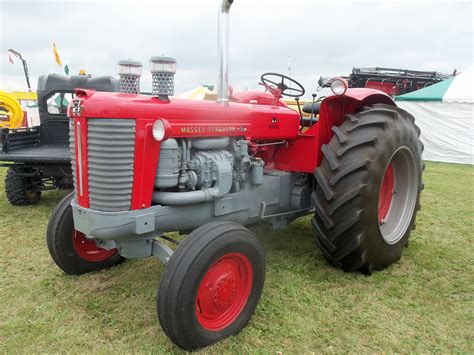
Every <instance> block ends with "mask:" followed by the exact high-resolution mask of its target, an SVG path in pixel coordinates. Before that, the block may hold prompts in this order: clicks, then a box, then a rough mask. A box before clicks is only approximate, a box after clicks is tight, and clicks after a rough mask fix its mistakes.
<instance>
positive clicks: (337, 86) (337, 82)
mask: <svg viewBox="0 0 474 355" xmlns="http://www.w3.org/2000/svg"><path fill="white" fill-rule="evenodd" d="M348 86H349V85H348V84H347V81H345V80H344V79H342V78H336V79H334V80H333V81H332V82H331V91H332V92H333V93H334V95H344V93H345V92H346V90H347V87H348Z"/></svg>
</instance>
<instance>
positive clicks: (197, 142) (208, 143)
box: [191, 137, 229, 150]
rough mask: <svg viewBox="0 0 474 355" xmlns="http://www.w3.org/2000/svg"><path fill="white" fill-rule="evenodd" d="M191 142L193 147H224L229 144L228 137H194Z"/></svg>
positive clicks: (203, 148)
mask: <svg viewBox="0 0 474 355" xmlns="http://www.w3.org/2000/svg"><path fill="white" fill-rule="evenodd" d="M191 142H192V143H191V144H192V147H193V148H194V149H200V150H205V149H224V148H226V147H227V146H228V145H229V137H218V138H195V139H192V140H191Z"/></svg>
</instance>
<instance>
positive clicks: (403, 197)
mask: <svg viewBox="0 0 474 355" xmlns="http://www.w3.org/2000/svg"><path fill="white" fill-rule="evenodd" d="M417 175H418V174H417V168H416V164H415V159H414V156H413V154H412V152H411V151H410V150H409V149H408V148H407V147H405V146H403V147H400V148H399V149H398V150H396V151H395V153H394V154H393V155H392V158H391V159H390V161H389V163H388V165H387V168H386V169H385V173H384V177H383V180H382V182H381V184H380V189H379V198H378V222H379V226H380V232H381V233H382V238H383V239H384V241H385V242H386V243H388V244H395V243H397V242H398V241H399V240H400V239H401V238H402V237H403V236H404V235H405V233H406V231H407V229H408V227H409V225H410V222H411V220H412V217H413V213H414V210H415V204H416V198H417V191H418V186H417Z"/></svg>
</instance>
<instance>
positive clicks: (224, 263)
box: [195, 253, 253, 331]
mask: <svg viewBox="0 0 474 355" xmlns="http://www.w3.org/2000/svg"><path fill="white" fill-rule="evenodd" d="M252 281H253V273H252V266H251V264H250V261H249V259H248V258H247V257H246V256H245V255H244V254H241V253H229V254H225V255H224V256H222V257H221V258H220V259H219V260H217V261H216V262H215V263H214V264H213V265H212V266H211V267H210V268H209V269H208V271H207V272H206V274H205V275H204V277H203V279H202V281H201V284H200V285H199V288H198V292H197V297H196V306H195V308H196V317H197V319H198V321H199V323H200V324H201V326H202V327H203V328H205V329H207V330H211V331H218V330H221V329H224V328H226V327H228V326H229V325H230V324H232V322H234V321H235V319H236V318H237V317H238V316H239V314H240V313H241V312H242V310H243V309H244V307H245V305H246V303H247V299H248V297H249V295H250V291H251V289H252Z"/></svg>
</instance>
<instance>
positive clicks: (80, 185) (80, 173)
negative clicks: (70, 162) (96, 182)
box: [76, 122, 83, 196]
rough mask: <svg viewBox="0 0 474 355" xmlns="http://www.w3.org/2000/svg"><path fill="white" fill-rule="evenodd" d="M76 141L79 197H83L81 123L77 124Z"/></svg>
mask: <svg viewBox="0 0 474 355" xmlns="http://www.w3.org/2000/svg"><path fill="white" fill-rule="evenodd" d="M76 141H77V160H78V162H77V165H78V167H79V174H78V178H79V196H82V195H83V184H82V149H81V122H77V129H76Z"/></svg>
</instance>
